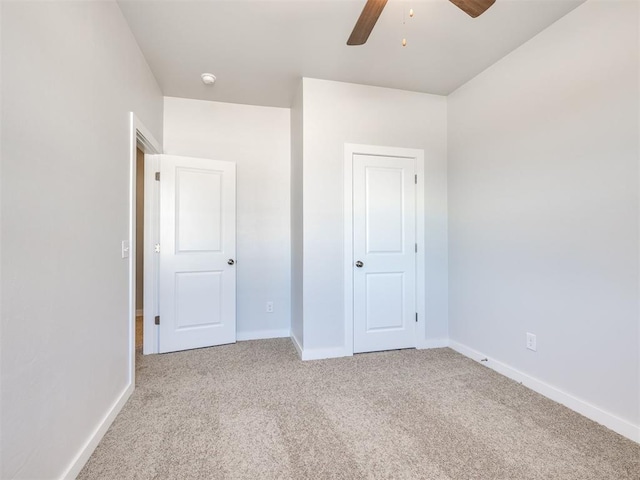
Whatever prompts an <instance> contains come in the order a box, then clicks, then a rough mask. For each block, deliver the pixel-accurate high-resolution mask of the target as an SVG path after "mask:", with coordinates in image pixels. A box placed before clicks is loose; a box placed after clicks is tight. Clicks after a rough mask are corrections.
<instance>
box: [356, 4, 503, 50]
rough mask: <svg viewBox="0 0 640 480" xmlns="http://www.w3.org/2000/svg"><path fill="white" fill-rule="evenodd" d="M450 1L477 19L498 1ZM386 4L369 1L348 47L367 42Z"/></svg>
mask: <svg viewBox="0 0 640 480" xmlns="http://www.w3.org/2000/svg"><path fill="white" fill-rule="evenodd" d="M449 1H450V2H451V3H453V4H454V5H455V6H456V7H458V8H459V9H461V10H462V11H463V12H465V13H466V14H467V15H469V16H470V17H473V18H476V17H478V16H480V15H482V14H483V13H484V12H485V11H486V10H487V9H488V8H489V7H490V6H491V5H493V4H494V3H495V1H496V0H449ZM386 4H387V0H367V3H366V4H365V6H364V8H363V9H362V13H361V14H360V18H358V21H357V22H356V26H355V27H353V32H351V36H350V37H349V40H347V45H363V44H364V43H365V42H366V41H367V39H368V38H369V35H370V34H371V30H373V27H374V26H375V24H376V22H377V21H378V17H379V16H380V14H381V13H382V10H383V9H384V6H385V5H386Z"/></svg>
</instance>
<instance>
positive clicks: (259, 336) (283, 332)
mask: <svg viewBox="0 0 640 480" xmlns="http://www.w3.org/2000/svg"><path fill="white" fill-rule="evenodd" d="M289 336H291V331H290V330H289V329H288V328H282V329H279V330H251V331H248V332H238V333H236V340H237V341H238V342H244V341H245V340H264V339H266V338H285V337H289Z"/></svg>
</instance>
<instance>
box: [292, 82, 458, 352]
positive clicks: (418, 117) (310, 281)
mask: <svg viewBox="0 0 640 480" xmlns="http://www.w3.org/2000/svg"><path fill="white" fill-rule="evenodd" d="M446 109H447V101H446V98H445V97H440V96H435V95H427V94H423V93H414V92H406V91H401V90H393V89H388V88H378V87H368V86H363V85H355V84H348V83H339V82H330V81H325V80H315V79H310V78H305V79H303V121H304V145H303V150H304V160H303V167H304V169H303V177H304V180H303V192H304V193H303V195H304V218H303V223H304V278H303V289H304V307H303V308H304V349H305V351H307V350H314V349H343V348H344V347H345V345H344V286H343V269H344V268H343V253H344V252H343V245H344V237H343V235H344V232H343V230H344V228H343V226H344V223H343V215H344V209H343V192H342V185H343V175H344V167H343V163H344V144H345V143H359V144H368V145H381V146H394V147H406V148H419V149H424V151H425V170H426V171H425V178H424V182H425V194H426V198H425V221H426V236H427V238H426V246H425V249H426V259H425V266H424V268H425V270H426V300H427V318H426V337H427V339H429V340H441V339H446V338H447V336H448V331H447V308H448V304H447V133H446V127H447V120H446V118H447V117H446Z"/></svg>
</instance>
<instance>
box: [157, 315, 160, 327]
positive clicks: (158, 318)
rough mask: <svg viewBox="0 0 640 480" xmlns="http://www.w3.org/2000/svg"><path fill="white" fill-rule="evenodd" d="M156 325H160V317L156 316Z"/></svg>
mask: <svg viewBox="0 0 640 480" xmlns="http://www.w3.org/2000/svg"><path fill="white" fill-rule="evenodd" d="M156 325H160V315H156Z"/></svg>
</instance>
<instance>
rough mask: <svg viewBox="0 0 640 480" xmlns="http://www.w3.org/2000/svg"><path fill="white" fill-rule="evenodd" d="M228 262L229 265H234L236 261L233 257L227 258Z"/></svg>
mask: <svg viewBox="0 0 640 480" xmlns="http://www.w3.org/2000/svg"><path fill="white" fill-rule="evenodd" d="M227 263H228V264H229V265H233V264H234V263H236V262H234V260H233V258H230V259H229V260H227Z"/></svg>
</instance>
